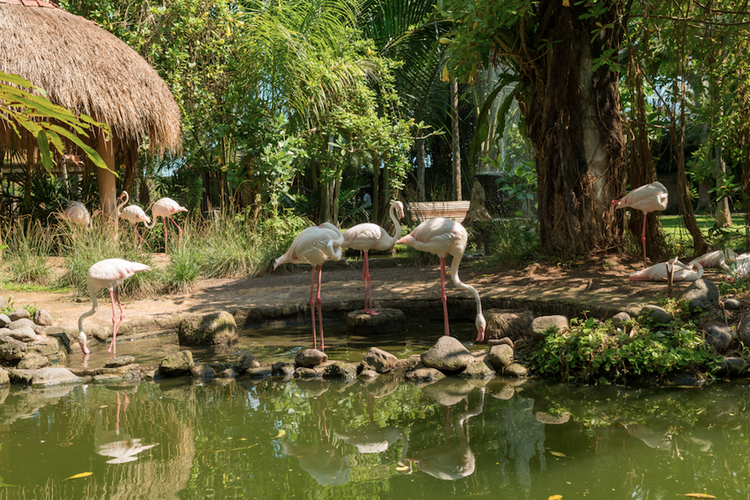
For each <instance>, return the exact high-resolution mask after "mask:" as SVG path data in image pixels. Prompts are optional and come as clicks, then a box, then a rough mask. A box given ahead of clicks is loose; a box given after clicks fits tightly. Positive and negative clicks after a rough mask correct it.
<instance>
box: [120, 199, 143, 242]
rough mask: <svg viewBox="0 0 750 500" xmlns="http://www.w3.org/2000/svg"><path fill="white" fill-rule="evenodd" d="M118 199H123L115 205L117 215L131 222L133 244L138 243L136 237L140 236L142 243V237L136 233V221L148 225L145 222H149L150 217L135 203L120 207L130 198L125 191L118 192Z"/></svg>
mask: <svg viewBox="0 0 750 500" xmlns="http://www.w3.org/2000/svg"><path fill="white" fill-rule="evenodd" d="M120 199H121V200H122V199H124V201H123V202H122V203H120V204H119V205H118V206H117V215H119V216H120V218H122V219H125V220H126V221H128V222H130V223H131V224H133V233H134V234H135V244H136V245H138V239H139V238H140V240H141V243H143V237H142V236H141V235H140V234H138V225H137V224H138V223H139V222H143V225H144V226H146V227H148V226H147V224H149V223H150V222H151V217H149V216H148V215H146V212H144V211H143V209H142V208H141V207H139V206H136V205H128V206H127V207H125V208H122V207H123V206H124V205H125V204H126V203H127V202H128V201H129V199H130V195H128V192H127V191H123V192H122V193H121V194H120Z"/></svg>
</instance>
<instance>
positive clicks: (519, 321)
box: [483, 309, 534, 341]
mask: <svg viewBox="0 0 750 500" xmlns="http://www.w3.org/2000/svg"><path fill="white" fill-rule="evenodd" d="M483 314H484V318H485V319H486V320H487V327H486V328H485V331H484V337H485V338H486V339H488V341H491V340H493V339H500V338H503V337H507V338H509V339H512V340H519V339H524V338H528V337H529V334H530V333H531V324H532V322H533V321H534V313H532V312H531V311H529V310H528V309H487V310H485V311H484V313H483Z"/></svg>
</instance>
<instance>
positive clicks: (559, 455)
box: [550, 451, 568, 458]
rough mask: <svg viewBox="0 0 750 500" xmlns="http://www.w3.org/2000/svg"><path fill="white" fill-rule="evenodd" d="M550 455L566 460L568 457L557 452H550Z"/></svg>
mask: <svg viewBox="0 0 750 500" xmlns="http://www.w3.org/2000/svg"><path fill="white" fill-rule="evenodd" d="M550 453H551V454H552V455H554V456H556V457H560V458H568V456H567V455H566V454H565V453H560V452H559V451H550Z"/></svg>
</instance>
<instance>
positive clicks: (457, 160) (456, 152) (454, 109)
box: [451, 78, 461, 201]
mask: <svg viewBox="0 0 750 500" xmlns="http://www.w3.org/2000/svg"><path fill="white" fill-rule="evenodd" d="M451 123H452V135H453V137H452V139H453V142H452V145H451V159H452V165H453V199H454V200H456V201H461V141H460V137H459V135H458V134H459V132H458V131H459V127H458V125H459V124H458V80H457V79H456V78H454V79H453V81H452V82H451Z"/></svg>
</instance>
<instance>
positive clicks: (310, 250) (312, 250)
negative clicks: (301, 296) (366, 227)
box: [273, 222, 344, 351]
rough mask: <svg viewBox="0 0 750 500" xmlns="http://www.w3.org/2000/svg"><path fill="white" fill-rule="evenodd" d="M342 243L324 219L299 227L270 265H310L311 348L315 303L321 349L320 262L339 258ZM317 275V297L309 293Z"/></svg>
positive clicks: (335, 229)
mask: <svg viewBox="0 0 750 500" xmlns="http://www.w3.org/2000/svg"><path fill="white" fill-rule="evenodd" d="M343 242H344V236H343V235H342V234H341V231H339V228H337V227H336V226H334V225H333V224H331V223H329V222H324V223H323V224H321V225H320V226H312V227H308V228H307V229H305V230H303V231H302V232H301V233H299V234H298V235H297V237H296V238H294V241H293V242H292V245H291V246H290V247H289V250H287V251H286V253H285V254H284V255H282V256H281V257H279V258H278V259H276V260H275V261H274V266H273V268H274V269H276V268H277V267H279V266H280V265H281V264H286V263H293V264H310V265H311V266H312V276H311V281H310V312H311V313H312V327H313V349H317V348H318V345H317V337H316V334H315V305H316V303H317V306H318V323H319V325H320V350H321V351H322V350H324V349H325V345H324V344H323V313H322V312H321V303H322V301H321V300H320V280H321V277H322V274H323V267H322V264H323V262H325V261H327V260H328V259H333V260H339V259H341V251H342V248H341V245H342V243H343ZM316 272H317V275H318V292H317V296H314V295H313V287H314V285H315V274H316Z"/></svg>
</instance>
